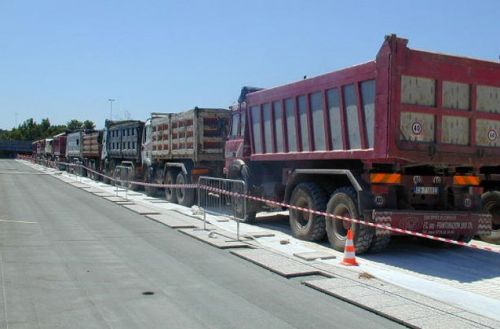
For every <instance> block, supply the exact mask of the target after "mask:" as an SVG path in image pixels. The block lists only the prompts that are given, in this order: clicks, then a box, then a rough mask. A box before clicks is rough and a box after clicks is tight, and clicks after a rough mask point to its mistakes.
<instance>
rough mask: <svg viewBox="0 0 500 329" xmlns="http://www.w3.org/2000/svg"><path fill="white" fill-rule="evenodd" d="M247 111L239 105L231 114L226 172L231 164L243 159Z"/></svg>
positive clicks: (226, 147) (226, 153) (225, 153)
mask: <svg viewBox="0 0 500 329" xmlns="http://www.w3.org/2000/svg"><path fill="white" fill-rule="evenodd" d="M244 121H245V112H244V111H242V109H241V108H240V107H239V106H238V107H237V109H235V110H233V112H232V114H231V130H230V132H229V136H228V139H227V141H226V145H225V152H224V157H225V166H224V172H225V173H226V175H227V174H229V168H230V167H231V165H232V164H233V163H234V162H236V161H238V160H240V161H241V160H243V141H244V138H243V136H244V129H245V128H244V127H245V124H244Z"/></svg>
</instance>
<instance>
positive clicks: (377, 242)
mask: <svg viewBox="0 0 500 329" xmlns="http://www.w3.org/2000/svg"><path fill="white" fill-rule="evenodd" d="M390 242H391V234H386V235H379V236H377V235H376V234H373V238H372V243H371V244H370V249H368V252H369V253H372V254H375V253H377V252H381V251H382V250H384V249H385V248H387V246H388V245H389V243H390Z"/></svg>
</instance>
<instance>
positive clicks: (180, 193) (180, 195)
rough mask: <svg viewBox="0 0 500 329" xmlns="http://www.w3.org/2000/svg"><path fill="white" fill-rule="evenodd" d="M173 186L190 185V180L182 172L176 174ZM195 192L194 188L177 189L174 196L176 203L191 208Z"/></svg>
mask: <svg viewBox="0 0 500 329" xmlns="http://www.w3.org/2000/svg"><path fill="white" fill-rule="evenodd" d="M175 184H177V185H184V184H191V179H190V178H189V177H188V176H187V175H186V174H184V173H183V172H182V171H181V172H179V173H178V174H177V178H176V180H175ZM195 193H196V190H195V189H194V188H177V189H176V190H175V194H176V196H177V203H179V204H180V205H182V206H185V207H191V206H192V205H193V204H194V199H195V195H196V194H195Z"/></svg>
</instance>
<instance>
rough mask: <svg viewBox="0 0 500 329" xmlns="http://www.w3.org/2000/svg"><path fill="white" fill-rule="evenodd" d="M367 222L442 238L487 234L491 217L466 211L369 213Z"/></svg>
mask: <svg viewBox="0 0 500 329" xmlns="http://www.w3.org/2000/svg"><path fill="white" fill-rule="evenodd" d="M371 219H372V221H373V222H375V223H377V224H383V225H388V226H391V227H397V228H401V229H404V230H408V231H413V232H418V233H424V234H429V235H436V236H442V237H444V236H447V237H453V236H457V235H458V236H473V235H479V234H489V233H490V232H491V215H489V214H485V213H476V212H467V211H457V212H450V211H418V210H414V211H405V210H372V211H371ZM379 231H380V230H379V229H377V234H378V233H379ZM392 234H394V233H392Z"/></svg>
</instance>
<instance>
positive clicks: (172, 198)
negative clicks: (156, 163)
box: [165, 170, 177, 203]
mask: <svg viewBox="0 0 500 329" xmlns="http://www.w3.org/2000/svg"><path fill="white" fill-rule="evenodd" d="M174 174H175V172H174V171H173V170H167V173H166V174H165V184H175V176H174ZM169 190H170V191H171V193H168V191H169ZM165 200H167V201H168V202H171V203H177V193H175V189H173V188H172V189H167V188H165Z"/></svg>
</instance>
